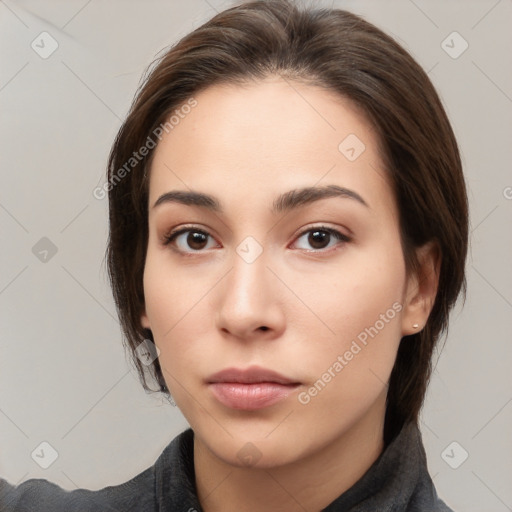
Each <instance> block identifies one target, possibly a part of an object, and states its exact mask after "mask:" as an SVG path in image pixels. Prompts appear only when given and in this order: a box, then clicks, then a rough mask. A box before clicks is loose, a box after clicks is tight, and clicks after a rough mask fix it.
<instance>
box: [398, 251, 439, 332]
mask: <svg viewBox="0 0 512 512" xmlns="http://www.w3.org/2000/svg"><path fill="white" fill-rule="evenodd" d="M416 256H417V260H418V269H417V271H416V272H413V273H411V275H410V276H409V277H408V279H407V283H406V289H405V300H404V303H405V304H404V308H403V314H402V336H408V335H410V334H415V333H417V332H420V331H421V330H422V329H423V327H424V326H425V324H426V323H427V320H428V317H429V315H430V312H431V311H432V307H433V306H434V301H435V298H436V294H437V289H438V286H439V272H440V268H441V250H440V248H439V245H438V243H437V242H435V241H430V242H427V243H426V244H425V245H423V246H421V247H419V248H418V249H417V250H416ZM415 324H418V327H417V328H414V327H413V326H414V325H415Z"/></svg>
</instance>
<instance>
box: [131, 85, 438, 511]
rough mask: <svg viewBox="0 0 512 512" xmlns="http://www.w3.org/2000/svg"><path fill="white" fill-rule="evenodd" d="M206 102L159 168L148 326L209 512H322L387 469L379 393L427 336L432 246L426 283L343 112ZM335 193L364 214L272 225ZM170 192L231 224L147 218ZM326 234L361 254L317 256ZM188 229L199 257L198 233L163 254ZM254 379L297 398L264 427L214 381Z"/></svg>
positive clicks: (364, 129)
mask: <svg viewBox="0 0 512 512" xmlns="http://www.w3.org/2000/svg"><path fill="white" fill-rule="evenodd" d="M195 98H196V100H197V102H198V104H197V106H196V107H195V108H193V109H192V110H191V112H190V113H189V114H187V116H185V117H184V119H182V120H181V121H180V123H179V124H178V125H177V126H175V127H174V129H173V130H172V131H170V132H169V133H168V134H167V135H166V136H165V137H164V138H163V139H162V140H161V142H159V144H158V146H157V148H156V150H155V154H154V160H153V161H152V166H151V174H150V185H149V241H148V248H147V259H146V264H145V271H144V293H145V299H146V304H145V306H146V308H145V311H144V312H143V314H142V315H141V322H142V325H143V326H144V327H147V328H150V329H151V330H152V332H153V336H154V339H155V343H156V345H157V347H158V348H159V350H160V356H159V359H160V363H161V365H162V368H163V373H164V377H165V380H166V383H167V385H168V387H169V389H170V391H171V394H172V396H173V398H174V400H175V402H176V404H177V405H178V407H179V408H180V410H181V411H182V412H183V414H184V416H185V418H186V419H187V420H188V422H189V424H190V425H191V427H192V429H193V430H194V433H195V440H194V464H195V472H196V485H197V491H198V496H199V499H200V502H201V505H202V507H203V509H204V510H205V511H207V512H217V511H221V510H222V511H223V512H230V511H235V510H236V511H241V510H243V511H251V512H256V511H268V510H286V511H295V510H297V511H298V510H301V511H303V510H309V511H313V510H320V509H322V508H324V507H325V506H327V505H328V504H329V503H331V502H332V501H333V500H334V499H335V498H336V497H338V496H339V495H340V494H342V493H343V492H344V491H346V490H347V489H348V488H349V487H351V486H352V485H353V484H354V483H355V482H356V481H357V480H358V479H360V478H361V476H362V475H363V474H364V473H365V472H366V471H367V469H368V468H369V467H370V466H371V465H372V463H373V462H374V461H375V460H376V459H377V457H378V456H379V455H380V454H381V453H382V450H383V448H384V444H383V425H384V414H385V399H386V391H387V387H386V386H387V384H386V383H387V381H388V379H389V376H390V373H391V370H392V368H393V364H394V361H395V357H396V353H397V349H398V346H399V343H400V339H401V338H402V336H404V335H407V334H411V333H413V332H416V331H417V330H418V329H413V327H412V326H413V324H414V323H418V324H419V326H420V327H419V329H421V328H422V327H423V326H424V325H425V323H426V321H427V318H428V315H429V313H430V310H431V308H432V304H433V300H434V297H435V293H436V289H437V275H438V268H439V258H438V256H437V252H436V250H435V247H433V246H432V245H426V246H424V247H423V248H420V249H418V256H419V258H420V263H421V267H420V273H419V274H418V275H410V276H408V275H407V273H406V268H405V263H404V257H403V253H402V248H401V244H400V231H399V224H398V209H397V205H396V201H395V198H394V195H393V192H392V189H391V187H390V182H389V179H388V177H387V175H386V172H385V170H384V169H383V168H382V162H381V159H380V156H379V151H378V139H377V136H376V135H375V133H374V130H373V129H372V127H371V125H370V124H369V123H368V122H367V121H366V120H365V118H364V117H363V116H362V115H361V113H360V112H359V111H358V110H357V109H356V108H355V106H354V105H353V104H352V103H351V102H350V101H349V100H347V99H345V98H342V97H340V96H338V95H335V94H333V93H331V92H328V91H326V90H324V89H321V88H318V87H315V86H310V85H304V84H300V83H297V82H288V81H284V80H283V79H281V78H279V77H268V78H267V79H265V80H262V81H259V82H254V83H251V84H250V85H247V86H244V87H241V86H235V85H222V86H218V85H216V86H212V87H210V88H208V89H206V90H204V91H202V92H201V93H200V94H198V95H196V96H195ZM349 134H356V135H357V137H358V138H359V139H360V140H361V141H363V143H364V144H365V150H364V152H363V153H362V154H361V155H360V156H359V157H358V158H357V159H355V160H354V161H349V160H348V159H347V158H346V157H345V156H344V154H342V153H341V152H340V151H339V150H338V145H339V144H340V142H341V141H342V140H344V139H345V137H347V135H349ZM324 185H338V186H339V187H345V188H347V189H350V190H352V191H355V192H356V193H357V194H359V195H360V196H361V197H362V198H363V199H364V201H365V202H366V203H367V205H368V206H364V205H362V204H360V203H359V202H358V201H356V200H354V199H351V198H347V197H330V198H324V199H322V200H319V201H316V202H313V203H311V204H307V205H303V206H301V207H299V208H297V209H295V210H293V211H290V212H287V213H283V212H281V213H278V214H274V213H272V212H271V206H272V202H273V201H274V198H275V197H276V196H278V195H279V194H281V193H283V192H287V191H289V190H291V189H294V188H300V187H308V186H317V187H320V186H324ZM172 190H184V191H188V190H194V191H198V192H204V193H208V194H211V195H214V196H215V197H217V198H218V200H219V201H220V203H221V205H222V208H223V212H222V213H214V212H211V211H209V210H207V209H206V208H204V207H200V206H195V205H192V206H191V205H184V204H180V203H177V202H173V203H171V202H168V203H163V204H160V205H158V206H156V207H153V205H154V203H155V202H156V200H157V199H158V198H159V197H160V196H161V195H162V194H164V193H166V192H169V191H172ZM190 225H192V226H190ZM320 225H323V226H327V227H329V228H333V229H336V230H338V231H339V232H340V233H342V234H344V235H346V236H349V237H350V241H348V242H344V241H338V240H337V239H336V238H335V237H333V236H331V237H330V239H329V236H328V235H324V240H325V241H324V242H323V243H324V246H322V242H321V241H320V242H318V238H317V239H313V241H311V231H307V229H310V230H312V231H315V230H314V228H318V226H320ZM185 226H186V227H190V229H191V230H192V231H193V230H194V229H200V230H202V231H205V232H207V233H208V234H209V235H210V236H209V237H208V238H207V239H206V240H207V242H206V243H205V244H203V247H201V245H200V244H197V243H196V244H195V245H194V243H193V242H194V241H193V240H192V243H191V241H190V238H189V239H188V243H187V235H188V234H189V233H185V234H184V235H182V236H180V237H179V238H178V239H175V241H174V243H171V244H169V245H165V243H164V237H165V235H166V234H168V233H169V231H171V230H172V229H174V228H179V227H185ZM304 233H305V234H304ZM248 236H251V237H253V238H254V239H255V240H256V241H257V242H258V244H259V245H260V247H261V249H262V253H261V254H260V255H259V256H258V257H257V258H256V259H255V261H253V262H252V263H248V262H246V261H245V260H244V259H243V258H242V257H241V256H240V255H239V254H238V253H237V251H236V249H237V247H238V246H239V245H240V243H241V242H242V241H243V240H244V239H245V238H246V237H248ZM315 240H316V243H317V245H314V243H315ZM312 244H313V245H312ZM242 246H243V245H242ZM198 247H199V248H198ZM251 250H253V249H251ZM393 304H395V307H396V304H398V305H399V308H400V309H401V310H400V311H398V312H397V311H395V313H396V314H395V315H394V318H392V319H390V320H389V321H388V322H386V323H385V325H384V327H383V328H381V329H380V330H378V334H377V335H376V336H375V337H373V338H369V339H368V343H367V345H365V346H362V349H361V350H360V351H359V352H358V353H357V355H354V357H353V358H352V359H351V360H350V361H346V362H347V364H346V365H345V366H344V367H343V369H342V370H341V371H339V372H338V373H335V377H333V378H331V380H330V382H328V383H327V384H326V385H325V387H324V388H323V389H322V390H321V391H320V392H318V393H317V394H316V396H313V397H311V400H310V401H309V402H308V403H307V404H303V403H301V402H300V401H299V399H298V396H299V393H301V392H302V393H304V392H307V390H308V389H310V388H311V387H312V386H314V384H315V382H317V381H318V379H320V378H321V377H322V375H323V374H324V373H325V372H326V371H327V369H329V368H332V366H333V363H334V362H335V361H337V360H338V359H337V358H338V356H340V355H343V354H344V353H345V352H346V351H347V350H349V349H350V346H351V343H352V342H353V340H356V339H357V336H358V335H359V334H360V333H361V332H363V331H364V330H365V328H368V327H370V326H374V325H375V324H376V321H378V320H379V318H381V317H380V315H382V314H386V311H388V310H389V309H390V308H391V309H392V308H393ZM379 325H380V324H379ZM261 326H265V327H266V329H260V327H261ZM360 345H361V344H360ZM253 364H256V365H259V366H263V367H265V368H269V369H272V370H274V371H277V372H279V373H281V374H283V375H285V376H287V377H289V378H291V379H293V380H294V381H299V382H300V383H301V385H300V386H299V388H298V389H297V390H296V391H294V392H293V393H292V394H291V395H290V396H289V397H288V398H286V399H285V400H282V401H280V402H278V403H277V404H274V405H272V406H270V407H267V408H263V409H260V410H257V411H241V410H236V409H232V408H229V407H226V406H225V405H223V404H221V403H220V402H218V401H217V400H216V399H215V397H214V396H213V394H212V393H211V391H210V389H209V387H208V386H207V385H206V383H205V379H206V378H207V377H208V376H210V375H212V374H213V373H215V372H217V371H219V370H222V369H224V368H227V367H238V368H247V367H248V366H251V365H253ZM302 396H304V395H302ZM247 443H252V445H254V447H256V450H255V449H254V448H252V447H251V448H250V450H252V451H251V453H252V454H253V460H252V463H251V465H249V466H247V465H245V464H244V462H243V461H242V460H241V459H240V458H239V457H238V454H239V452H240V450H241V449H242V448H243V447H244V446H246V445H247ZM252 445H251V446H252ZM247 449H248V448H247V447H246V448H245V450H247ZM242 453H243V452H242Z"/></svg>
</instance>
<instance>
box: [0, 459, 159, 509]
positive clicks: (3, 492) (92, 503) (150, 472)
mask: <svg viewBox="0 0 512 512" xmlns="http://www.w3.org/2000/svg"><path fill="white" fill-rule="evenodd" d="M134 505H137V507H136V509H137V510H144V511H148V512H149V511H152V510H156V498H155V476H154V466H151V467H149V468H147V469H146V470H145V471H143V472H142V473H140V474H138V475H137V476H135V477H134V478H132V479H131V480H128V481H127V482H124V483H122V484H119V485H114V486H108V487H104V488H103V489H99V490H96V491H93V490H89V489H75V490H72V491H68V490H65V489H63V488H61V487H59V486H58V485H57V484H55V483H53V482H50V481H48V480H44V479H39V478H32V479H30V480H26V481H25V482H23V483H21V484H19V485H17V486H14V485H11V484H9V483H8V482H7V481H5V480H3V479H1V478H0V509H1V510H2V512H25V511H26V512H28V511H34V510H37V511H38V512H46V511H47V512H50V511H51V512H64V511H65V512H74V511H76V512H89V511H90V512H93V511H94V512H97V511H101V510H112V507H113V508H114V509H117V510H129V509H130V508H131V507H133V506H134Z"/></svg>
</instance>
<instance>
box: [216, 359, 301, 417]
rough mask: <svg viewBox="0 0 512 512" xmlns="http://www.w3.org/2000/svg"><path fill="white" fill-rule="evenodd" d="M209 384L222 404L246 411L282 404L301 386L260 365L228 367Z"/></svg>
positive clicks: (218, 373)
mask: <svg viewBox="0 0 512 512" xmlns="http://www.w3.org/2000/svg"><path fill="white" fill-rule="evenodd" d="M207 384H208V387H209V389H210V391H211V392H212V394H213V396H214V397H215V398H216V399H217V400H218V401H219V402H220V403H221V404H223V405H225V406H227V407H230V408H232V409H241V410H246V411H250V410H257V409H262V408H264V407H269V406H270V405H273V404H275V403H277V402H280V401H281V400H284V399H286V398H287V397H288V396H289V395H290V394H291V393H293V392H294V391H295V389H296V388H297V387H298V386H300V382H297V381H294V380H292V379H289V378H288V377H285V376H284V375H281V374H279V373H277V372H274V371H273V370H269V369H266V368H261V367H259V366H251V367H250V368H247V369H239V368H227V369H225V370H222V371H220V372H217V373H215V374H213V375H212V376H210V377H209V378H208V379H207Z"/></svg>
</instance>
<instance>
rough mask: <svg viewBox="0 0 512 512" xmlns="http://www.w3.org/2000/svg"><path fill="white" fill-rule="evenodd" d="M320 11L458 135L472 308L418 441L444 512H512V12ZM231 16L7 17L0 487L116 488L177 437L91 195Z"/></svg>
mask: <svg viewBox="0 0 512 512" xmlns="http://www.w3.org/2000/svg"><path fill="white" fill-rule="evenodd" d="M311 3H314V2H311ZM317 3H318V4H319V5H320V4H321V5H327V6H330V5H332V4H334V5H335V6H336V7H341V8H347V9H348V10H351V11H353V12H355V13H358V14H362V15H363V16H364V17H365V18H366V19H368V20H369V21H371V22H373V23H375V24H377V25H378V26H379V27H381V28H383V29H384V30H385V31H387V32H388V33H390V34H392V35H394V37H395V38H396V39H397V40H398V41H399V42H401V43H402V44H403V45H404V46H405V47H406V48H407V49H408V50H409V51H410V52H411V53H412V55H413V56H414V57H415V58H416V59H417V60H418V61H419V63H420V64H421V65H422V66H423V67H424V68H425V69H426V70H427V71H429V76H430V77H431V79H432V81H433V83H434V85H435V86H436V87H437V88H438V90H439V92H440V94H441V97H442V99H443V102H444V104H445V106H446V109H447V111H448V114H449V116H450V119H451V121H452V123H453V127H454V130H455V133H456V136H457V137H458V140H459V143H460V147H461V151H462V157H463V162H464V167H465V173H466V176H467V183H468V186H469V195H470V202H471V221H472V227H471V229H472V233H471V237H472V254H471V255H470V259H469V261H468V266H467V273H468V283H469V288H468V300H467V302H466V305H465V307H464V309H461V307H460V306H459V307H458V308H457V309H456V311H455V312H454V314H453V316H452V322H451V327H450V332H449V336H448V341H447V343H446V345H445V348H444V350H443V351H442V352H441V355H440V357H439V359H438V363H437V365H436V369H435V373H434V376H433V378H432V381H431V385H430V388H429V392H428V397H427V402H426V406H425V408H424V410H423V414H422V424H421V429H422V432H423V438H424V442H425V446H426V450H427V456H428V464H429V470H430V473H431V475H432V477H433V478H434V482H435V485H436V487H437V490H438V493H439V494H440V496H441V497H443V498H444V499H445V501H446V502H447V503H448V504H449V505H450V506H451V507H453V508H454V509H455V510H456V511H466V512H477V511H478V512H481V511H485V512H492V511H495V512H504V511H507V510H512V486H511V485H510V483H511V479H512V437H511V435H510V432H511V426H512V385H511V378H510V369H509V367H510V363H511V360H512V358H511V353H512V343H511V334H510V333H511V330H512V315H511V312H512V309H511V308H512V291H511V290H512V270H511V265H510V262H511V257H510V256H511V248H512V230H511V229H510V226H511V217H512V199H511V197H512V188H510V187H512V175H511V172H510V163H511V161H512V160H511V153H512V150H511V147H512V123H511V120H512V67H511V65H510V64H511V63H510V50H511V48H512V31H511V30H510V27H512V1H511V0H498V1H496V0H489V1H487V0H481V1H455V0H451V1H426V0H423V1H422V0H415V2H413V1H408V0H401V1H387V2H384V1H381V0H375V1H367V0H365V1H338V2H327V1H326V2H317ZM229 5H231V4H230V2H225V1H221V0H209V1H207V0H191V1H187V2H184V1H169V0H167V1H162V0H152V1H134V0H132V1H127V0H122V1H121V0H115V1H106V0H89V1H87V0H73V1H69V0H67V1H64V0H62V1H57V0H53V1H50V0H48V1H35V0H17V1H15V0H5V1H0V37H1V47H0V52H1V75H0V109H1V116H2V117H1V123H0V129H1V134H0V155H1V180H2V181H1V188H0V225H1V229H2V251H1V255H0V258H1V259H0V268H1V273H0V308H1V326H0V336H1V354H0V432H1V450H0V475H2V477H4V478H5V479H7V480H8V481H10V482H12V483H20V482H22V481H24V480H27V479H28V478H46V479H48V480H51V481H54V482H56V483H58V484H59V485H61V486H62V487H64V488H67V489H73V488H75V487H84V488H91V489H98V488H101V487H104V486H106V485H115V484H118V483H121V482H124V481H126V480H128V479H129V478H131V477H132V476H134V475H136V474H138V473H139V472H141V471H142V470H144V469H145V468H147V467H148V466H150V465H151V464H153V463H154V461H155V460H156V458H157V456H158V455H159V454H160V453H161V451H162V450H163V448H164V447H165V446H166V445H167V444H168V443H169V442H170V440H171V439H172V438H174V436H175V435H177V434H178V433H179V432H181V431H182V430H183V429H184V428H186V427H187V424H186V422H185V420H184V419H183V417H182V416H181V414H180V413H179V411H178V410H177V409H176V408H173V407H172V406H171V405H169V404H167V403H165V402H164V401H163V400H162V399H161V398H159V397H158V395H155V396H149V395H146V394H145V393H144V391H143V390H142V387H141V386H140V384H139V383H138V380H137V377H136V374H135V372H134V371H133V370H132V369H131V367H130V365H129V364H128V363H127V360H126V357H125V354H124V351H123V348H122V345H121V335H120V331H119V326H118V323H117V320H116V314H115V310H114V306H113V301H112V298H111V294H110V289H109V287H108V283H107V280H106V273H105V269H104V266H103V255H104V248H105V243H106V235H107V202H106V200H97V199H95V198H94V197H93V195H92V191H93V189H94V188H95V187H96V186H97V185H98V184H102V183H103V182H104V178H103V175H104V168H105V163H106V158H107V155H108V151H109V149H110V145H111V143H112V141H113V138H114V136H115V134H116V132H117V129H118V128H119V126H120V123H121V120H122V119H123V117H124V116H125V114H126V112H127V110H128V107H129V104H130V102H131V99H132V97H133V94H134V92H135V90H136V87H137V85H138V83H139V79H140V77H141V74H142V72H143V71H144V69H145V68H146V66H147V65H148V64H149V63H150V61H151V60H152V59H153V57H154V56H155V55H156V54H157V52H159V51H160V50H161V49H163V48H164V47H166V46H168V45H170V44H171V43H173V42H174V41H176V40H177V39H178V38H180V37H182V36H183V35H185V34H186V33H188V32H189V31H191V30H192V29H193V28H195V27H197V26H198V25H199V24H201V23H202V22H204V21H206V19H208V18H210V17H211V16H212V15H213V14H214V13H215V12H216V11H220V10H222V9H223V8H225V7H228V6H229ZM43 31H46V32H48V33H49V34H50V35H51V36H52V37H53V38H54V39H55V40H56V41H57V42H58V45H59V46H58V49H57V50H56V51H55V52H54V53H53V54H52V55H51V56H49V57H48V58H46V59H43V58H42V57H41V56H40V55H39V54H38V53H36V52H35V51H34V50H33V49H32V48H31V43H32V41H34V40H35V41H36V43H37V44H39V46H40V47H41V46H42V43H41V42H40V38H41V37H42V36H40V33H41V32H43ZM453 31H457V32H458V33H459V34H460V35H461V36H462V38H464V40H465V41H467V43H468V44H469V47H468V49H467V50H466V51H465V52H464V53H462V54H461V55H460V56H459V57H458V58H452V57H451V56H450V55H449V54H448V53H447V52H446V51H445V50H447V49H448V48H446V45H449V46H452V47H453V48H452V49H451V52H452V54H453V53H454V52H455V53H457V52H458V51H460V49H462V46H461V45H462V44H463V41H462V40H461V39H460V38H459V39H458V38H457V37H458V36H455V39H454V38H453V36H452V37H451V38H448V39H447V41H446V42H445V43H444V45H445V46H444V47H443V45H442V42H443V41H445V40H446V38H447V36H449V35H450V34H451V33H452V32H453ZM45 48H46V49H48V48H49V46H48V40H47V41H46V44H45ZM40 51H42V49H41V50H40ZM42 237H47V238H48V239H50V240H51V241H52V243H53V244H55V246H56V248H57V253H56V254H55V255H54V256H52V257H48V261H46V262H42V261H40V259H38V258H37V257H36V255H35V254H34V253H33V250H32V249H33V247H34V246H35V245H36V243H37V242H38V241H39V240H40V239H41V238H42ZM43 441H46V442H48V443H50V444H51V445H52V446H53V447H54V448H55V450H56V451H57V452H58V455H59V456H58V458H57V460H56V461H55V462H54V463H53V464H52V465H51V466H50V467H49V468H48V469H46V470H45V469H42V468H40V467H39V466H38V464H36V462H34V460H33V459H32V458H31V453H32V452H33V450H34V449H35V448H37V447H38V446H39V445H40V443H41V442H43ZM453 441H456V442H457V443H458V445H456V446H455V448H454V449H453V451H451V448H450V449H449V450H448V452H445V456H444V459H443V456H442V455H441V454H442V453H443V451H444V450H445V448H446V447H447V446H449V445H450V443H452V442H453ZM462 450H465V451H467V452H468V454H469V456H468V458H467V460H465V461H464V462H463V463H462V464H461V465H460V466H459V467H458V468H457V469H452V468H451V467H450V466H449V465H448V464H447V462H445V459H446V460H447V456H446V453H448V455H449V456H450V457H449V458H450V461H451V462H452V464H454V463H457V462H460V460H462V459H461V457H462V456H463V454H464V452H463V451H462Z"/></svg>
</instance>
